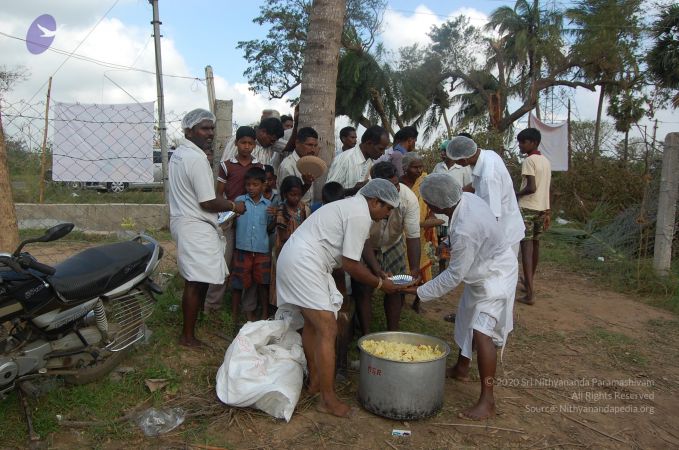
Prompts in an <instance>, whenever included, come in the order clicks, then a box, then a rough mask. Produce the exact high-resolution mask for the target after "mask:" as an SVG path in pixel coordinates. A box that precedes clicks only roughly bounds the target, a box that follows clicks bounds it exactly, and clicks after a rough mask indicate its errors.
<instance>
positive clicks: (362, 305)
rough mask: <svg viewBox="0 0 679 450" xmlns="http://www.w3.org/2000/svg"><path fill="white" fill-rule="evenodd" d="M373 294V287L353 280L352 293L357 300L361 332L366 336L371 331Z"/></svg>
mask: <svg viewBox="0 0 679 450" xmlns="http://www.w3.org/2000/svg"><path fill="white" fill-rule="evenodd" d="M372 294H373V289H371V288H370V287H369V286H366V285H364V284H361V283H359V282H357V281H355V280H353V279H352V280H351V295H352V297H354V299H355V300H356V314H357V315H358V322H359V324H360V326H361V334H362V335H363V336H365V335H366V334H368V333H370V322H371V321H372V316H373V312H372Z"/></svg>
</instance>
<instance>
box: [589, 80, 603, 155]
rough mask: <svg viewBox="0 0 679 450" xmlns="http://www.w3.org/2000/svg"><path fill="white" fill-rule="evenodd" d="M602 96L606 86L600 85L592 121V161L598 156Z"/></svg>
mask: <svg viewBox="0 0 679 450" xmlns="http://www.w3.org/2000/svg"><path fill="white" fill-rule="evenodd" d="M604 98H606V87H605V86H604V85H601V91H600V92H599V106H597V109H596V122H594V147H592V161H595V160H596V159H597V158H598V157H599V139H600V136H599V134H600V131H601V113H602V111H603V109H604Z"/></svg>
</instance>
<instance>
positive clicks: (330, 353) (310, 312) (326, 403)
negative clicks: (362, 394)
mask: <svg viewBox="0 0 679 450" xmlns="http://www.w3.org/2000/svg"><path fill="white" fill-rule="evenodd" d="M302 316H304V331H303V336H302V343H303V345H304V350H305V354H306V355H307V358H308V361H311V362H310V364H309V379H310V385H309V390H310V391H311V390H312V387H313V386H314V383H315V382H316V381H315V380H318V385H319V389H320V393H321V403H320V405H319V406H320V407H321V409H323V410H324V411H327V412H328V413H330V414H333V415H335V416H338V417H347V416H348V415H349V413H350V412H351V408H350V407H349V405H347V404H346V403H343V402H341V401H340V400H339V399H338V398H337V395H336V394H335V339H336V338H337V321H336V320H335V315H334V314H333V313H332V312H330V311H319V310H315V309H307V308H302ZM307 327H308V328H310V329H309V330H307ZM304 333H308V335H307V337H306V339H305V338H304ZM313 372H316V375H314V373H313Z"/></svg>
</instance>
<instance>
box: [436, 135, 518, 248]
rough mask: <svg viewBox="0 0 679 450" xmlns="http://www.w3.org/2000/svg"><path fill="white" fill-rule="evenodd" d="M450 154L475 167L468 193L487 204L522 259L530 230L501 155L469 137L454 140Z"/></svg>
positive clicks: (463, 165) (448, 152)
mask: <svg viewBox="0 0 679 450" xmlns="http://www.w3.org/2000/svg"><path fill="white" fill-rule="evenodd" d="M446 154H447V155H448V158H450V159H451V160H453V161H455V163H456V164H459V165H460V166H462V167H467V166H471V167H472V183H471V186H463V188H465V189H464V190H465V191H468V192H474V193H475V194H476V195H478V196H479V197H481V198H482V199H484V200H485V201H486V203H487V204H488V206H490V210H491V211H492V212H493V215H494V216H495V218H496V219H497V221H498V223H499V224H500V227H501V228H502V230H503V231H504V234H505V237H506V238H507V241H508V242H509V245H511V246H512V249H513V250H514V254H515V255H516V256H519V243H520V242H521V240H522V239H523V238H524V236H525V234H526V233H525V232H526V227H525V225H524V224H523V217H521V211H519V203H518V202H517V200H516V193H515V192H514V184H513V183H512V177H511V176H510V175H509V171H508V170H507V166H505V163H504V161H502V158H500V155H498V154H497V153H495V152H494V151H492V150H483V149H481V148H479V147H478V145H476V142H474V140H473V139H470V138H468V137H466V136H455V137H454V138H452V139H451V140H450V141H449V142H448V147H447V148H446Z"/></svg>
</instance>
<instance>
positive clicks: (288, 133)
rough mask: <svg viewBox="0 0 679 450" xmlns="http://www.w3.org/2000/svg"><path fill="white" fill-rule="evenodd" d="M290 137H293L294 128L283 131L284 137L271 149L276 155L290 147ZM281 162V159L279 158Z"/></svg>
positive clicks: (272, 145)
mask: <svg viewBox="0 0 679 450" xmlns="http://www.w3.org/2000/svg"><path fill="white" fill-rule="evenodd" d="M290 137H292V128H288V129H287V130H284V131H283V137H282V138H280V139H279V140H277V141H276V142H274V143H273V144H271V149H272V150H273V151H274V152H276V153H283V150H285V147H287V146H288V141H289V140H290ZM279 161H280V157H279Z"/></svg>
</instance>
